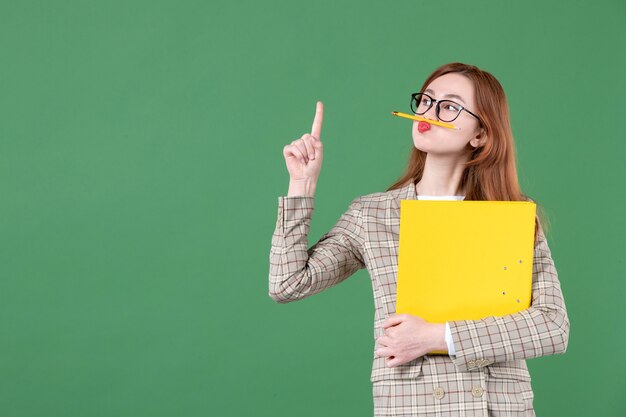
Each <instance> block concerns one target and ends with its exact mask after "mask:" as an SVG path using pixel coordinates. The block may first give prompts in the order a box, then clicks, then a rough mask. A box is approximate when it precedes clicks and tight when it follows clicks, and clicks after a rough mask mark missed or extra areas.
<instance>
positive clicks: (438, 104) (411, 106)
mask: <svg viewBox="0 0 626 417" xmlns="http://www.w3.org/2000/svg"><path fill="white" fill-rule="evenodd" d="M418 95H422V96H426V97H428V98H429V99H430V106H428V108H427V109H426V110H424V111H423V112H421V113H418V112H417V106H418V104H417V103H418V101H417V98H416V97H417V96H418ZM413 101H415V103H416V107H415V110H413ZM442 101H449V102H450V103H454V104H455V105H456V106H459V108H460V109H461V110H460V111H459V112H458V113H457V114H456V116H455V117H454V119H452V120H443V119H441V118H440V117H439V109H440V105H441V102H442ZM433 103H437V106H436V107H435V114H436V115H437V118H438V119H439V120H441V121H442V122H453V121H455V120H456V119H457V118H458V117H459V115H460V114H461V112H462V111H466V112H468V113H469V114H471V115H472V116H474V117H475V118H477V119H478V121H479V122H480V124H481V125H483V121H482V120H481V119H480V117H478V116H476V115H475V114H474V113H472V112H471V111H469V110H468V109H466V108H465V106H463V105H461V104H459V103H457V102H456V101H453V100H435V99H434V98H433V97H431V96H429V95H428V94H426V93H412V94H411V103H410V104H409V107H410V109H411V111H412V112H413V113H415V114H420V115H422V114H424V113H426V112H427V111H428V110H430V109H431V108H432V107H433Z"/></svg>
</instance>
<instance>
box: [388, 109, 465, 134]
mask: <svg viewBox="0 0 626 417" xmlns="http://www.w3.org/2000/svg"><path fill="white" fill-rule="evenodd" d="M391 114H393V115H394V116H399V117H405V118H407V119H412V120H418V121H420V122H428V123H430V124H431V125H437V126H441V127H447V128H448V129H457V130H461V129H460V128H458V127H456V126H455V125H453V124H450V123H444V122H437V121H435V120H430V119H426V118H425V117H420V116H414V115H412V114H406V113H401V112H399V111H392V112H391Z"/></svg>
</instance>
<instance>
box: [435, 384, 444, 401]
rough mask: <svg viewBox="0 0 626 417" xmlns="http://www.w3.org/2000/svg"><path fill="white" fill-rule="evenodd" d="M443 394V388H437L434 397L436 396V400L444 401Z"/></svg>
mask: <svg viewBox="0 0 626 417" xmlns="http://www.w3.org/2000/svg"><path fill="white" fill-rule="evenodd" d="M443 394H444V391H443V388H441V387H437V388H435V390H434V391H433V395H434V396H435V398H436V399H438V400H440V399H442V398H443Z"/></svg>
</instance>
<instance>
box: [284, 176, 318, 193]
mask: <svg viewBox="0 0 626 417" xmlns="http://www.w3.org/2000/svg"><path fill="white" fill-rule="evenodd" d="M316 187H317V180H316V179H314V178H303V179H299V180H293V179H290V180H289V191H288V192H287V196H288V197H292V196H305V197H313V196H314V195H315V189H316Z"/></svg>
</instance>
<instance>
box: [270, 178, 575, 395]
mask: <svg viewBox="0 0 626 417" xmlns="http://www.w3.org/2000/svg"><path fill="white" fill-rule="evenodd" d="M416 198H417V195H416V191H415V185H414V184H413V183H410V184H408V185H406V186H403V187H401V188H398V189H395V190H391V191H386V192H376V193H372V194H368V195H364V196H361V197H357V198H355V199H354V200H353V201H352V202H351V204H350V206H349V208H348V210H347V211H346V212H345V213H344V214H342V215H341V217H340V218H339V220H338V221H337V223H336V224H335V225H334V226H333V227H332V229H331V230H330V231H329V232H327V233H326V234H324V235H323V236H322V237H321V238H320V239H319V240H318V242H317V243H315V244H314V245H313V246H311V247H310V248H308V241H307V234H308V232H309V227H310V222H311V216H312V212H313V201H314V198H313V197H306V196H292V197H287V196H280V197H278V219H277V222H276V228H275V231H274V234H273V236H272V242H271V243H272V244H271V250H270V258H269V261H270V268H269V295H270V297H271V298H272V299H273V300H275V301H277V302H279V303H288V302H291V301H296V300H301V299H303V298H305V297H309V296H311V295H314V294H316V293H319V292H320V291H322V290H324V289H326V288H329V287H331V286H333V285H336V284H338V283H340V282H341V281H343V280H344V279H346V278H348V277H349V276H351V275H352V274H354V273H355V272H356V271H358V270H359V269H362V268H367V270H368V272H369V275H370V278H371V281H372V289H373V292H374V303H375V321H374V325H375V326H376V325H379V324H381V323H382V322H383V321H384V320H385V318H387V317H388V316H389V315H390V314H394V313H395V304H396V274H397V267H398V265H397V261H398V238H399V226H400V200H404V199H408V200H413V199H416ZM532 281H533V282H532V304H531V307H530V308H528V309H526V310H523V311H520V312H518V313H515V314H511V315H507V316H502V317H487V318H485V319H482V320H457V321H451V322H449V325H450V330H451V333H452V339H453V342H454V346H455V350H456V355H454V356H448V355H424V356H422V357H419V358H416V359H414V360H412V361H411V362H408V363H406V364H404V365H400V366H397V367H393V368H389V367H387V366H386V365H385V358H383V357H380V358H376V357H374V358H373V364H372V372H371V381H372V382H377V381H385V380H399V379H400V380H401V379H415V378H416V377H417V376H418V375H420V371H421V368H422V364H423V363H430V364H436V366H437V367H438V369H435V370H434V371H430V370H429V372H431V373H433V374H434V373H436V372H442V373H447V374H450V373H452V374H454V375H448V377H449V378H453V379H454V380H456V381H458V382H459V386H460V384H461V382H462V381H463V379H464V378H470V379H471V378H475V377H477V376H478V375H479V374H484V373H486V372H488V375H489V376H490V377H492V378H503V379H505V380H508V381H510V380H511V379H512V380H516V381H523V382H527V383H528V384H527V385H526V387H528V390H530V388H529V386H530V375H529V372H528V368H527V366H526V362H525V359H529V358H535V357H539V356H547V355H554V354H562V353H564V352H565V350H566V348H567V343H568V338H569V319H568V317H567V312H566V309H565V303H564V299H563V294H562V292H561V288H560V283H559V280H558V276H557V271H556V268H555V266H554V262H553V260H552V257H551V253H550V248H549V247H548V243H547V241H546V238H545V236H544V235H543V233H539V235H538V238H537V240H536V242H535V251H534V260H533V280H532ZM382 332H383V329H381V328H378V327H376V328H375V329H374V338H375V339H376V338H378V337H379V336H381V335H382ZM373 356H374V355H373ZM429 360H430V362H427V361H429ZM431 389H432V388H431ZM516 389H518V390H519V386H518V387H517V388H516ZM517 394H520V392H519V391H518V392H517ZM435 395H436V393H435ZM524 395H525V396H526V400H529V399H530V401H532V398H531V396H532V392H525V393H524Z"/></svg>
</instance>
